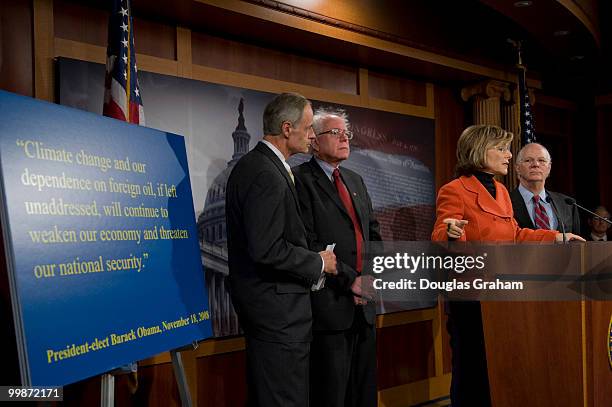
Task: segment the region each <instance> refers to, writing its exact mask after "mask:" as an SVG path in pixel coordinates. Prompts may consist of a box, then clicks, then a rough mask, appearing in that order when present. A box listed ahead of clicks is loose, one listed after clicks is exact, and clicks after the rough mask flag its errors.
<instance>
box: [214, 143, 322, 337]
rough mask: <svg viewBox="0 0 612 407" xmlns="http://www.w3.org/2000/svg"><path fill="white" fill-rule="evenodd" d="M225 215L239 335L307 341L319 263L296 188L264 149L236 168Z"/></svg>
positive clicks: (229, 182)
mask: <svg viewBox="0 0 612 407" xmlns="http://www.w3.org/2000/svg"><path fill="white" fill-rule="evenodd" d="M225 211H226V216H227V241H228V257H229V259H228V260H229V281H230V290H231V295H232V301H233V303H234V307H235V309H236V312H237V313H238V316H239V318H240V323H241V324H242V327H243V329H244V331H245V334H246V335H251V336H252V337H254V338H257V339H260V340H264V341H271V342H306V341H310V340H311V338H312V332H311V330H312V312H311V305H310V287H311V285H312V284H313V283H314V282H316V281H317V280H318V278H319V276H320V274H321V266H322V260H321V256H319V254H318V253H315V252H312V251H310V250H308V244H307V242H306V229H305V228H304V224H303V222H302V219H301V217H300V208H299V203H298V197H297V192H296V190H295V186H294V185H293V182H292V181H291V179H290V178H289V175H288V173H287V170H286V169H285V167H284V166H283V164H282V162H281V161H280V160H279V159H278V157H277V156H276V155H275V154H274V153H273V152H272V150H270V149H269V148H268V147H267V146H266V145H265V144H263V143H259V144H257V145H256V146H255V148H254V149H253V150H251V151H250V152H249V153H247V154H246V155H245V156H244V157H242V158H241V159H240V160H239V161H238V163H236V166H235V167H234V169H233V170H232V173H231V174H230V177H229V180H228V182H227V190H226V203H225Z"/></svg>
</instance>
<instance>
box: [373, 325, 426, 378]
mask: <svg viewBox="0 0 612 407" xmlns="http://www.w3.org/2000/svg"><path fill="white" fill-rule="evenodd" d="M431 324H432V322H431V321H422V322H415V323H412V324H407V325H398V326H392V327H388V328H379V329H377V332H376V334H377V338H376V346H377V357H378V389H379V390H384V389H387V388H390V387H395V386H400V385H403V384H406V383H410V382H415V381H418V380H423V379H427V378H428V377H432V376H434V374H435V366H434V347H433V334H432V325H431Z"/></svg>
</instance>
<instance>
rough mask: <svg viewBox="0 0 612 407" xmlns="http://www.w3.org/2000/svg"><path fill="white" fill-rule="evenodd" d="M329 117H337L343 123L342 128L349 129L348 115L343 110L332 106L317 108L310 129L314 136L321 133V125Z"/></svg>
mask: <svg viewBox="0 0 612 407" xmlns="http://www.w3.org/2000/svg"><path fill="white" fill-rule="evenodd" d="M330 116H337V117H339V118H341V119H342V120H343V121H344V126H345V127H346V129H347V130H349V128H350V125H351V124H350V123H349V119H348V114H347V113H346V111H345V110H344V109H340V108H338V107H333V106H322V107H318V108H317V110H316V111H315V113H314V116H313V118H312V128H313V129H314V132H315V134H319V133H321V132H322V131H323V124H324V122H325V120H327V119H328V118H329V117H330Z"/></svg>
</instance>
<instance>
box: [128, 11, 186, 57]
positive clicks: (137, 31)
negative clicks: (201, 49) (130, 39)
mask: <svg viewBox="0 0 612 407" xmlns="http://www.w3.org/2000/svg"><path fill="white" fill-rule="evenodd" d="M134 47H136V50H137V51H138V53H139V54H146V55H151V56H154V57H158V58H165V59H171V60H175V59H176V27H175V26H171V25H168V24H162V23H158V22H155V21H149V20H143V19H140V18H134Z"/></svg>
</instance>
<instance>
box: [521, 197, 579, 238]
mask: <svg viewBox="0 0 612 407" xmlns="http://www.w3.org/2000/svg"><path fill="white" fill-rule="evenodd" d="M546 195H547V196H550V199H551V200H552V202H553V203H554V206H555V208H557V212H558V213H559V214H558V215H555V216H557V217H560V218H561V219H557V223H558V226H557V230H558V231H559V232H561V231H562V230H561V221H563V224H564V225H565V232H566V233H575V234H580V233H581V231H580V215H579V214H578V209H576V207H575V206H574V205H571V206H570V205H568V204H566V203H565V198H569V197H568V196H567V195H563V194H560V193H558V192H552V191H548V190H546ZM510 200H511V201H512V209H513V210H514V219H516V221H517V222H518V224H519V226H520V227H522V228H529V229H535V225H534V224H533V221H532V220H531V218H530V217H529V212H528V211H527V206H526V205H525V201H524V200H523V196H522V195H521V193H520V192H519V190H518V188H517V189H515V190H514V191H512V192H511V193H510Z"/></svg>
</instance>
